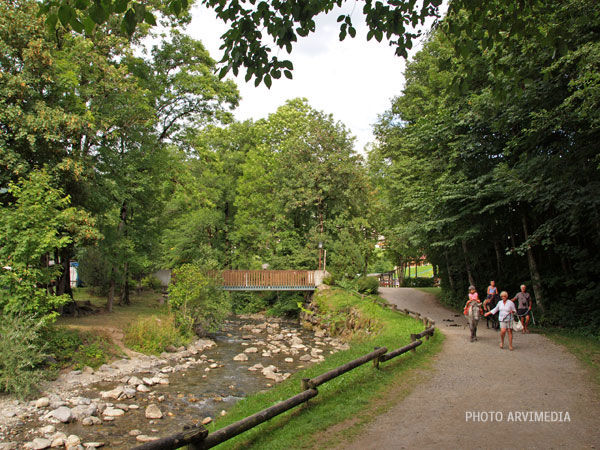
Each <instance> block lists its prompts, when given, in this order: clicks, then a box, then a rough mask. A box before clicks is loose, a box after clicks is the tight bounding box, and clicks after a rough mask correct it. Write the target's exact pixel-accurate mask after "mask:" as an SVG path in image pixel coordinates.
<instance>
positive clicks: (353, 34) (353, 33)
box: [348, 27, 356, 38]
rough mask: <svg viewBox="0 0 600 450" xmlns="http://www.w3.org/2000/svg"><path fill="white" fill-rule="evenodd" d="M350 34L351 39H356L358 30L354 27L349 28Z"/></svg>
mask: <svg viewBox="0 0 600 450" xmlns="http://www.w3.org/2000/svg"><path fill="white" fill-rule="evenodd" d="M348 34H349V35H350V37H352V38H353V37H356V30H355V29H354V27H349V28H348Z"/></svg>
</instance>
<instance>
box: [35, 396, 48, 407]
mask: <svg viewBox="0 0 600 450" xmlns="http://www.w3.org/2000/svg"><path fill="white" fill-rule="evenodd" d="M49 405H50V399H49V398H48V397H42V398H38V399H37V400H36V401H35V407H36V408H45V407H46V406H49Z"/></svg>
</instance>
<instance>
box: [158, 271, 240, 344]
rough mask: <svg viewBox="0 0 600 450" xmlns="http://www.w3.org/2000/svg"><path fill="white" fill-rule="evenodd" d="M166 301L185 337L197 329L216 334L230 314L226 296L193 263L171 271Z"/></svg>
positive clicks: (229, 300) (226, 294) (229, 301)
mask: <svg viewBox="0 0 600 450" xmlns="http://www.w3.org/2000/svg"><path fill="white" fill-rule="evenodd" d="M169 302H170V305H171V306H172V307H173V309H174V311H175V324H176V325H177V326H178V327H179V328H181V329H182V330H183V333H184V334H191V333H192V332H193V331H194V330H195V329H197V328H201V329H203V330H206V331H216V330H217V329H218V328H219V327H220V326H221V323H222V322H223V320H224V319H225V317H227V315H228V314H230V312H231V298H230V296H229V294H228V293H227V292H226V291H224V290H222V289H218V288H217V286H216V284H215V282H214V280H212V279H211V278H209V277H207V275H206V272H205V270H203V269H202V268H201V267H199V266H198V265H194V264H184V265H183V266H181V267H180V268H178V269H176V270H174V271H173V278H172V281H171V284H170V285H169Z"/></svg>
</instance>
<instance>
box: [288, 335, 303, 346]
mask: <svg viewBox="0 0 600 450" xmlns="http://www.w3.org/2000/svg"><path fill="white" fill-rule="evenodd" d="M290 344H291V345H292V346H294V345H299V344H302V339H300V338H299V337H298V336H294V337H293V338H292V339H291V340H290Z"/></svg>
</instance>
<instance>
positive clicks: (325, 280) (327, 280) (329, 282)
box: [323, 274, 335, 286]
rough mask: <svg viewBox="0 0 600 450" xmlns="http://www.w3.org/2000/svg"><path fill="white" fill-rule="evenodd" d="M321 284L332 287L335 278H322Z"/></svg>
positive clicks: (331, 275) (330, 275)
mask: <svg viewBox="0 0 600 450" xmlns="http://www.w3.org/2000/svg"><path fill="white" fill-rule="evenodd" d="M323 284H326V285H327V286H334V285H335V276H334V275H333V274H329V275H327V276H326V277H325V278H323Z"/></svg>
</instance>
